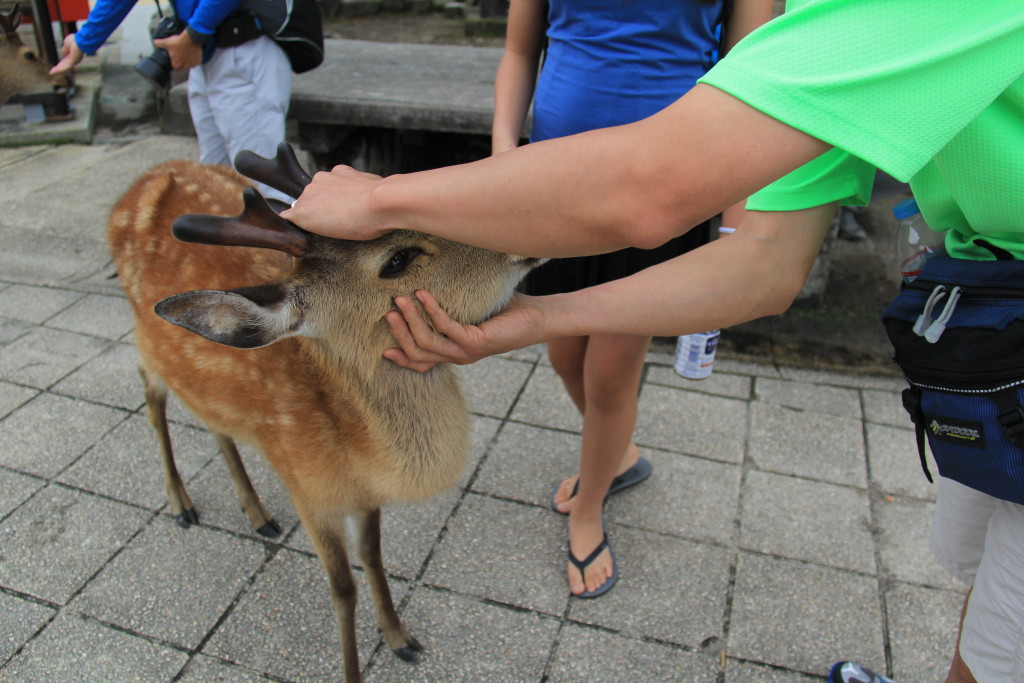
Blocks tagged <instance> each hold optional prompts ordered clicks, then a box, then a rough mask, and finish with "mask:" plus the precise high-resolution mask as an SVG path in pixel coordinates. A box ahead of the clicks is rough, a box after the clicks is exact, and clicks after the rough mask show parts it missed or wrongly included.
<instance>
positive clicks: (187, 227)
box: [171, 142, 312, 257]
mask: <svg viewBox="0 0 1024 683" xmlns="http://www.w3.org/2000/svg"><path fill="white" fill-rule="evenodd" d="M235 166H236V167H237V168H238V170H239V172H241V173H243V174H244V175H247V176H249V177H250V178H252V179H253V180H256V181H259V182H261V183H266V184H267V185H270V186H271V187H273V188H275V189H278V190H281V191H282V192H285V193H287V194H289V195H291V196H293V197H298V196H299V195H300V194H302V190H303V188H305V187H306V185H308V184H309V183H310V182H312V178H310V177H309V174H308V173H306V172H305V171H304V170H303V169H302V166H300V165H299V160H298V159H297V158H296V157H295V151H294V150H293V149H292V146H291V145H289V144H288V143H287V142H282V143H281V144H280V145H278V146H277V155H276V156H275V157H274V158H273V159H267V158H265V157H261V156H259V155H258V154H256V153H254V152H250V151H249V150H243V151H241V152H239V153H238V154H237V155H236V156H235ZM242 200H243V202H244V203H245V209H244V210H243V211H242V213H240V214H238V215H237V216H231V217H222V216H206V215H201V214H187V215H185V216H180V217H179V218H177V219H176V220H175V221H174V224H173V225H172V226H171V229H172V231H173V232H174V236H175V237H177V238H178V239H179V240H181V241H182V242H198V243H200V244H219V245H224V246H233V247H263V248H265V249H276V250H278V251H283V252H285V253H286V254H291V255H292V256H297V257H299V256H303V255H305V253H306V250H307V249H308V247H309V238H310V235H309V233H308V232H306V231H305V230H303V229H302V228H300V227H299V226H297V225H295V224H294V223H292V222H291V221H288V220H285V219H284V218H281V217H280V216H278V215H277V213H276V212H275V211H274V210H273V209H272V208H270V205H269V204H267V200H266V199H264V198H263V196H262V195H261V194H260V193H259V192H257V191H256V190H255V189H253V188H251V187H250V188H246V189H245V190H244V191H243V192H242Z"/></svg>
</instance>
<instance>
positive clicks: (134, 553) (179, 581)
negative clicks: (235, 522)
mask: <svg viewBox="0 0 1024 683" xmlns="http://www.w3.org/2000/svg"><path fill="white" fill-rule="evenodd" d="M263 559H264V549H263V546H262V545H261V544H259V543H255V542H253V541H249V540H247V539H245V538H239V537H238V536H235V535H232V534H227V533H224V532H221V531H216V530H212V529H204V528H203V527H191V528H189V529H182V528H181V527H179V526H178V525H177V524H175V523H174V522H173V521H172V520H170V519H168V518H157V519H156V520H154V522H153V523H152V524H151V525H149V526H148V527H146V528H145V529H144V530H143V531H142V533H140V534H139V535H138V536H136V537H135V538H134V539H132V542H131V543H130V544H129V545H128V546H127V547H126V548H125V549H124V550H123V551H121V552H120V553H119V554H118V555H117V557H115V558H114V559H113V560H112V561H111V562H110V563H109V564H107V565H106V566H105V567H103V569H102V570H101V571H100V573H99V574H98V575H97V576H96V577H95V578H93V579H92V580H91V581H90V582H89V585H88V586H86V587H85V589H84V590H83V591H82V592H81V594H79V595H78V597H77V598H75V600H74V602H72V604H71V608H72V609H75V610H78V611H79V612H81V613H83V614H86V615H88V616H91V617H94V618H96V619H99V620H101V621H103V622H105V623H109V624H115V625H117V626H119V627H121V628H124V629H127V630H129V631H132V632H135V633H141V634H144V635H147V636H150V637H153V638H157V639H159V640H161V641H165V642H168V643H172V644H174V645H178V646H181V647H184V648H188V649H195V648H196V647H198V646H199V644H200V643H201V642H202V640H203V638H204V637H205V636H206V634H207V633H208V632H209V631H210V630H211V629H212V628H213V627H214V626H215V625H216V624H217V621H218V620H219V619H220V617H221V615H222V614H223V613H224V611H225V610H227V608H228V607H229V606H230V605H231V603H232V602H233V601H234V599H235V598H236V597H237V596H238V594H239V592H240V591H241V590H242V588H243V587H245V586H246V585H247V584H248V582H249V580H250V579H251V577H252V576H254V575H255V573H256V570H257V569H259V567H260V566H262V564H263Z"/></svg>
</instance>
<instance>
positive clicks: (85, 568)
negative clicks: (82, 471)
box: [0, 486, 149, 605]
mask: <svg viewBox="0 0 1024 683" xmlns="http://www.w3.org/2000/svg"><path fill="white" fill-rule="evenodd" d="M148 518H149V514H148V513H146V512H143V511H141V510H137V509H135V508H131V507H128V506H126V505H121V504H119V503H114V502H111V501H108V500H104V499H102V498H97V497H95V496H92V495H89V494H86V493H81V492H77V491H70V490H68V489H65V488H63V487H59V486H48V487H47V488H46V489H45V490H43V491H40V492H39V493H37V494H36V495H35V496H33V497H32V499H31V500H28V501H27V502H25V503H24V504H23V505H22V506H21V507H19V508H18V509H17V510H15V511H14V512H13V513H11V515H10V516H9V517H7V519H5V520H4V521H3V522H2V523H0V547H3V549H4V550H3V553H2V554H0V585H2V586H5V587H7V588H12V589H14V590H16V591H19V592H22V593H25V594H27V595H32V596H35V597H37V598H40V599H42V600H47V601H49V602H53V603H56V604H61V605H62V604H65V603H66V602H67V601H68V600H69V599H70V598H71V596H72V595H74V593H75V592H76V591H78V590H79V589H80V588H81V587H82V585H83V584H84V583H85V581H87V580H88V579H89V577H91V576H92V575H93V574H95V573H96V571H97V570H99V569H100V568H101V567H102V566H103V565H104V564H106V563H107V561H109V559H110V557H111V556H112V555H113V554H114V553H115V552H117V551H118V550H119V549H120V548H121V547H122V546H123V545H124V544H125V543H127V541H128V540H129V539H130V538H131V537H132V536H133V535H134V534H135V533H136V532H137V531H138V530H139V528H140V527H141V526H142V525H143V524H144V523H145V522H146V520H147V519H148Z"/></svg>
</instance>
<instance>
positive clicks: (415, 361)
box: [385, 204, 835, 370]
mask: <svg viewBox="0 0 1024 683" xmlns="http://www.w3.org/2000/svg"><path fill="white" fill-rule="evenodd" d="M834 213H835V205H834V204H832V205H827V206H820V207H815V208H812V209H807V210H804V211H793V212H779V213H765V212H757V211H753V212H749V213H748V214H747V218H746V220H744V222H743V225H742V227H741V228H740V229H739V230H737V232H736V233H735V234H733V235H730V236H728V237H725V238H723V239H719V240H716V241H714V242H712V243H711V244H708V245H706V246H704V247H701V248H700V249H696V250H694V251H692V252H689V253H687V254H684V255H682V256H680V257H678V258H675V259H672V260H671V261H667V262H665V263H662V264H659V265H657V266H653V267H651V268H648V269H646V270H643V271H641V272H639V273H637V274H636V275H633V276H631V277H627V278H623V279H621V280H616V281H613V282H608V283H605V284H603V285H599V286H597V287H591V288H589V289H584V290H580V291H578V292H573V293H570V294H558V295H553V296H546V297H526V296H520V297H517V298H516V300H514V301H513V303H512V305H511V306H509V307H508V309H506V310H505V311H504V312H502V313H501V314H499V315H497V316H495V317H494V318H492V319H491V320H489V321H487V322H485V323H483V324H482V325H479V326H463V325H460V324H458V323H455V322H453V321H452V320H451V319H450V318H448V316H447V315H445V313H444V312H443V311H442V310H441V308H440V307H439V306H438V305H437V302H436V301H435V300H434V299H433V297H431V296H430V295H429V294H427V293H423V292H417V296H418V297H419V298H420V301H421V302H422V303H423V305H424V308H425V310H426V311H427V313H428V314H429V315H430V317H431V322H432V324H433V326H434V327H433V328H432V327H430V326H428V325H427V323H426V321H425V320H424V319H423V317H422V316H421V315H420V313H419V312H418V310H417V308H416V307H415V306H414V305H413V303H412V302H411V301H409V300H408V299H405V298H402V297H399V298H398V299H397V300H396V303H397V304H398V306H399V309H400V310H401V314H399V313H397V312H391V313H389V314H388V316H387V320H388V324H389V325H390V327H391V331H392V334H394V336H395V339H396V340H398V342H399V344H400V345H401V348H395V349H390V350H388V351H387V352H386V353H385V357H387V358H389V359H390V360H392V361H394V362H396V363H398V364H399V365H402V366H405V367H410V368H412V369H415V370H425V369H428V368H430V367H432V366H433V365H434V364H436V363H438V362H454V363H471V362H474V361H476V360H479V359H480V358H483V357H485V356H490V355H493V354H495V353H502V352H504V351H509V350H511V349H515V348H521V347H523V346H529V345H531V344H536V343H540V342H544V341H548V340H550V339H554V338H558V337H565V336H582V335H590V334H638V335H658V336H673V335H677V334H688V333H691V332H700V331H703V330H706V329H715V328H721V327H728V326H730V325H736V324H738V323H741V322H746V321H748V320H753V319H755V318H760V317H762V316H765V315H773V314H778V313H781V312H783V311H785V310H786V309H787V308H788V307H789V305H790V304H791V303H792V302H793V299H794V298H795V297H796V295H797V294H798V293H799V292H800V289H801V288H802V287H803V284H804V281H805V280H806V278H807V274H808V273H809V272H810V270H811V267H812V266H813V265H814V260H815V257H816V256H817V254H818V251H819V249H820V247H821V243H822V241H823V240H824V238H825V234H826V233H827V231H828V226H829V221H830V219H831V218H832V215H833V214H834ZM403 315H404V316H405V317H404V318H403ZM406 320H408V323H407V322H406ZM434 329H436V330H437V332H435V331H434Z"/></svg>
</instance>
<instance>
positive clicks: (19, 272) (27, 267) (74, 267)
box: [0, 181, 110, 288]
mask: <svg viewBox="0 0 1024 683" xmlns="http://www.w3.org/2000/svg"><path fill="white" fill-rule="evenodd" d="M5 182H6V181H5ZM2 185H4V182H0V186H2ZM92 210H93V211H95V208H93V209H92ZM32 211H33V213H35V209H34V208H33V209H32ZM57 213H59V210H57V209H53V210H52V211H51V214H57ZM79 215H81V214H79ZM92 218H93V217H92V216H89V217H88V219H89V222H90V223H91V222H92V220H91V219H92ZM68 219H69V217H67V216H64V217H61V220H63V221H65V222H64V223H63V224H62V225H60V226H56V227H54V228H53V229H51V230H50V231H47V232H42V231H41V230H40V229H38V228H36V227H27V228H26V227H14V226H13V220H17V218H16V217H12V216H11V215H10V213H9V212H6V211H5V213H4V229H3V230H0V273H3V277H4V279H5V280H8V281H10V282H17V283H21V284H26V285H38V286H48V287H56V288H66V287H74V288H77V287H78V286H79V283H80V282H82V281H84V280H87V279H88V278H90V277H91V276H92V275H94V274H95V273H97V272H100V271H102V270H103V268H104V267H105V266H106V264H107V263H109V262H110V252H109V250H108V249H107V245H106V243H105V242H104V241H103V240H102V238H99V237H89V236H84V235H75V234H68V232H67V230H66V227H67V226H68V225H69V224H70V221H69V220H68ZM29 220H30V221H31V217H30V219H29ZM9 221H10V222H9Z"/></svg>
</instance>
